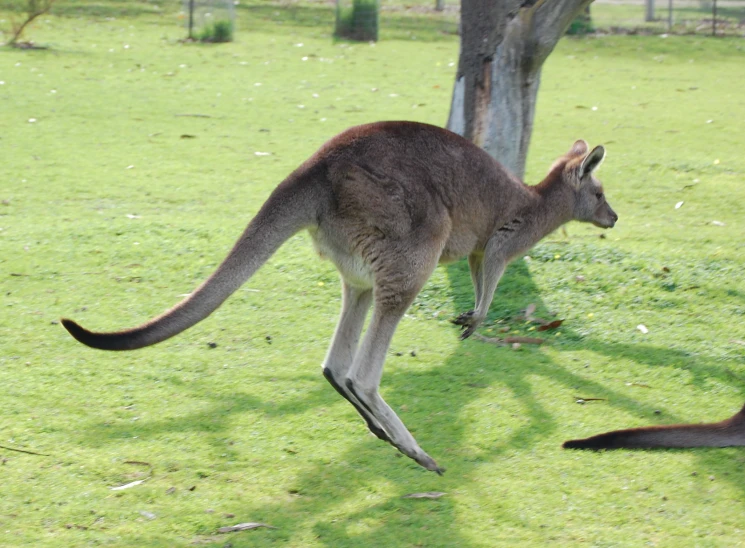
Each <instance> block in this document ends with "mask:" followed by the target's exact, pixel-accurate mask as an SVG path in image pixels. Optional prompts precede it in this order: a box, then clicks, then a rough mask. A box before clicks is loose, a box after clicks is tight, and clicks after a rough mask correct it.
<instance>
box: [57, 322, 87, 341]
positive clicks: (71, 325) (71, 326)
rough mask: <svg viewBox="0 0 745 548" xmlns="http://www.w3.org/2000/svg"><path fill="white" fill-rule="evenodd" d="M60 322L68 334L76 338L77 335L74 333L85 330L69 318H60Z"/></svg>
mask: <svg viewBox="0 0 745 548" xmlns="http://www.w3.org/2000/svg"><path fill="white" fill-rule="evenodd" d="M60 323H61V324H62V327H64V328H65V329H67V331H68V333H70V335H72V336H73V337H75V338H76V339H77V337H76V336H75V334H76V333H81V332H83V331H85V330H84V329H83V328H82V327H80V326H79V325H78V324H77V323H76V322H74V321H73V320H70V319H68V318H60Z"/></svg>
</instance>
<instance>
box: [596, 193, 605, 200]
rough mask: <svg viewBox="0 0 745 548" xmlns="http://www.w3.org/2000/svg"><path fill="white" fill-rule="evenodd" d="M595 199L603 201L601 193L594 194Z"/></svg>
mask: <svg viewBox="0 0 745 548" xmlns="http://www.w3.org/2000/svg"><path fill="white" fill-rule="evenodd" d="M595 197H596V198H597V199H598V200H602V199H603V193H602V192H596V193H595Z"/></svg>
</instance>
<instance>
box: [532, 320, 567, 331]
mask: <svg viewBox="0 0 745 548" xmlns="http://www.w3.org/2000/svg"><path fill="white" fill-rule="evenodd" d="M563 323H564V320H554V321H552V322H549V323H547V324H544V325H539V326H538V327H537V328H536V331H548V330H549V329H556V328H557V327H559V326H560V325H561V324H563Z"/></svg>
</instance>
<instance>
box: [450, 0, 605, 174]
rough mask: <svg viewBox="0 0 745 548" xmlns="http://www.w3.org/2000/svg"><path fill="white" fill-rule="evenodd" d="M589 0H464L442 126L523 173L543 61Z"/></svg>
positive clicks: (505, 164)
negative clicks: (457, 53) (447, 110)
mask: <svg viewBox="0 0 745 548" xmlns="http://www.w3.org/2000/svg"><path fill="white" fill-rule="evenodd" d="M590 2H591V0H522V1H520V0H504V1H499V2H495V1H493V0H462V3H461V50H460V59H459V63H458V73H457V75H456V79H455V86H454V89H453V99H452V103H451V106H450V116H449V118H448V123H447V127H448V129H450V130H451V131H454V132H455V133H458V134H460V135H463V136H464V137H466V138H467V139H470V140H471V141H473V142H474V143H476V144H477V145H479V146H480V147H482V148H484V149H485V150H486V151H487V152H488V153H489V154H491V155H492V156H494V157H495V158H496V159H497V160H499V161H500V162H501V163H502V164H503V165H504V166H505V167H507V168H508V169H509V170H510V171H512V172H513V173H514V174H515V175H517V176H518V177H520V178H522V177H523V176H524V173H525V159H526V157H527V153H528V145H529V144H530V136H531V133H532V131H533V117H534V114H535V104H536V96H537V94H538V86H539V84H540V80H541V68H542V66H543V62H544V61H545V60H546V58H547V57H548V55H549V54H550V53H551V51H553V49H554V47H555V46H556V43H557V42H558V41H559V39H560V38H561V37H562V36H563V35H564V32H565V31H566V29H567V27H568V26H569V24H570V23H571V22H572V20H573V19H574V17H575V16H576V15H577V14H578V13H579V12H580V11H581V10H582V9H584V8H585V7H586V6H588V5H589V4H590Z"/></svg>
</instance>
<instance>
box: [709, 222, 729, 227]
mask: <svg viewBox="0 0 745 548" xmlns="http://www.w3.org/2000/svg"><path fill="white" fill-rule="evenodd" d="M711 224H713V225H714V226H726V225H725V224H724V223H723V222H722V221H712V222H711Z"/></svg>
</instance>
